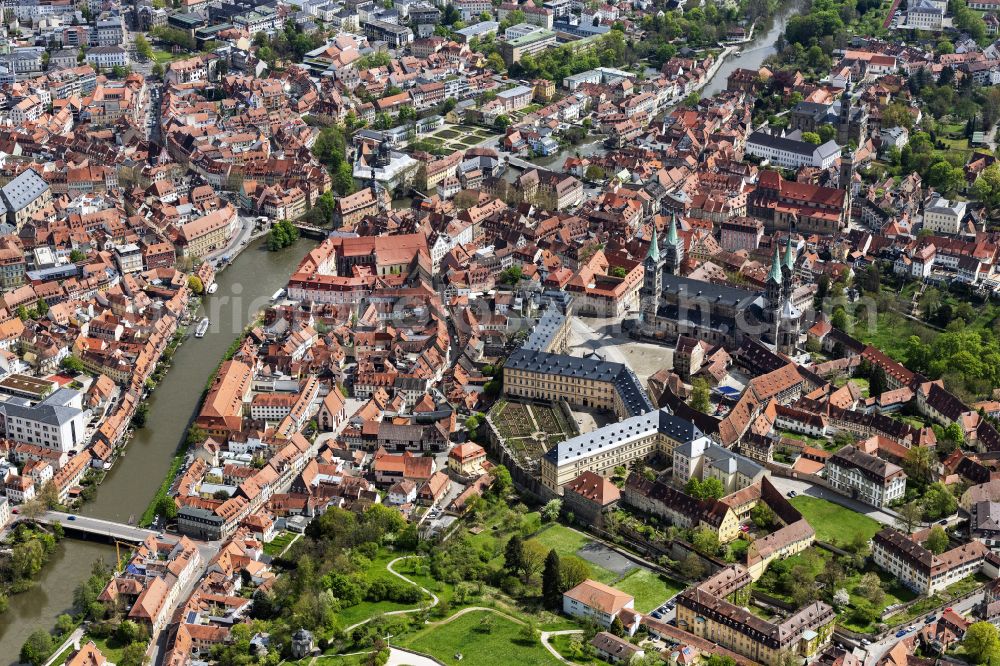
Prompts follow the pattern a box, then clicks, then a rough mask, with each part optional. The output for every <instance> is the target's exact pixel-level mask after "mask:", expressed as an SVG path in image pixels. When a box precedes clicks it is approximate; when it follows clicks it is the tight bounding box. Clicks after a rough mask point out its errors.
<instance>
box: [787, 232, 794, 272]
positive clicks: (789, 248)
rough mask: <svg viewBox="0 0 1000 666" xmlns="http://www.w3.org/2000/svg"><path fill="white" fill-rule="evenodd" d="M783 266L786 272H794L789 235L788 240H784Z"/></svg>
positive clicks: (790, 237) (790, 236)
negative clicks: (786, 268) (785, 267)
mask: <svg viewBox="0 0 1000 666" xmlns="http://www.w3.org/2000/svg"><path fill="white" fill-rule="evenodd" d="M784 263H785V266H787V267H788V270H790V271H794V270H795V255H793V254H792V235H791V234H789V235H788V238H787V239H786V240H785V262H784Z"/></svg>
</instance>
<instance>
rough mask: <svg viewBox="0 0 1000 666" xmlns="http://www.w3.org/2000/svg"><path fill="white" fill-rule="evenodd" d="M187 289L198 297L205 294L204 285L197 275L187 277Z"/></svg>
mask: <svg viewBox="0 0 1000 666" xmlns="http://www.w3.org/2000/svg"><path fill="white" fill-rule="evenodd" d="M188 289H190V290H191V291H192V292H194V293H195V294H198V295H199V296H200V295H201V294H203V293H205V285H204V283H202V281H201V278H200V277H198V276H197V275H189V276H188Z"/></svg>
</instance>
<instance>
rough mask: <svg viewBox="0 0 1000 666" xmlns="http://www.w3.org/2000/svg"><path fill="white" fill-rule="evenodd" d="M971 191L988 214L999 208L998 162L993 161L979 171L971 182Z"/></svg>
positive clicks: (999, 170)
mask: <svg viewBox="0 0 1000 666" xmlns="http://www.w3.org/2000/svg"><path fill="white" fill-rule="evenodd" d="M972 193H973V194H974V195H975V197H976V199H978V200H979V201H980V202H982V204H983V205H984V206H986V208H987V210H988V211H989V212H990V214H993V213H994V212H995V211H996V210H997V209H998V208H1000V162H994V163H993V164H991V165H989V166H988V167H986V168H985V169H983V170H982V171H981V172H980V173H979V176H978V177H977V178H976V180H975V182H974V183H972Z"/></svg>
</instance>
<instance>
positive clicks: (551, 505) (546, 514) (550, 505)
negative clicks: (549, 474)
mask: <svg viewBox="0 0 1000 666" xmlns="http://www.w3.org/2000/svg"><path fill="white" fill-rule="evenodd" d="M561 511H562V500H561V499H551V500H549V501H548V502H546V503H545V506H544V507H542V517H543V518H544V519H545V520H547V521H548V522H550V523H554V522H555V521H557V520H559V513H560V512H561Z"/></svg>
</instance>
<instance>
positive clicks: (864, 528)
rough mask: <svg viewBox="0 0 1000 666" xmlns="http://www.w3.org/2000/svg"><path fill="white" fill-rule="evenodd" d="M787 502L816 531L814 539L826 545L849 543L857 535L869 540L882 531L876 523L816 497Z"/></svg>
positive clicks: (793, 499) (802, 497)
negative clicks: (862, 535) (800, 513)
mask: <svg viewBox="0 0 1000 666" xmlns="http://www.w3.org/2000/svg"><path fill="white" fill-rule="evenodd" d="M789 501H790V502H791V503H792V505H793V506H794V507H795V508H796V509H798V510H799V511H800V512H802V516H803V517H804V518H805V519H806V520H807V521H808V522H809V524H810V525H812V527H813V529H814V530H816V538H817V539H819V540H820V541H824V542H826V543H832V544H838V543H839V544H846V543H850V542H851V541H852V540H853V539H854V537H855V535H857V534H859V533H860V534H864V535H865V538H866V539H871V538H872V537H873V536H875V533H876V532H878V531H879V530H880V529H882V525H881V524H880V523H879V522H878V521H876V520H873V519H871V518H869V517H868V516H865V515H862V514H860V513H857V512H855V511H852V510H850V509H845V508H844V507H842V506H840V505H839V504H834V503H833V502H828V501H826V500H824V499H820V498H818V497H809V496H807V495H799V496H798V497H793V498H792V499H791V500H789Z"/></svg>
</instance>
